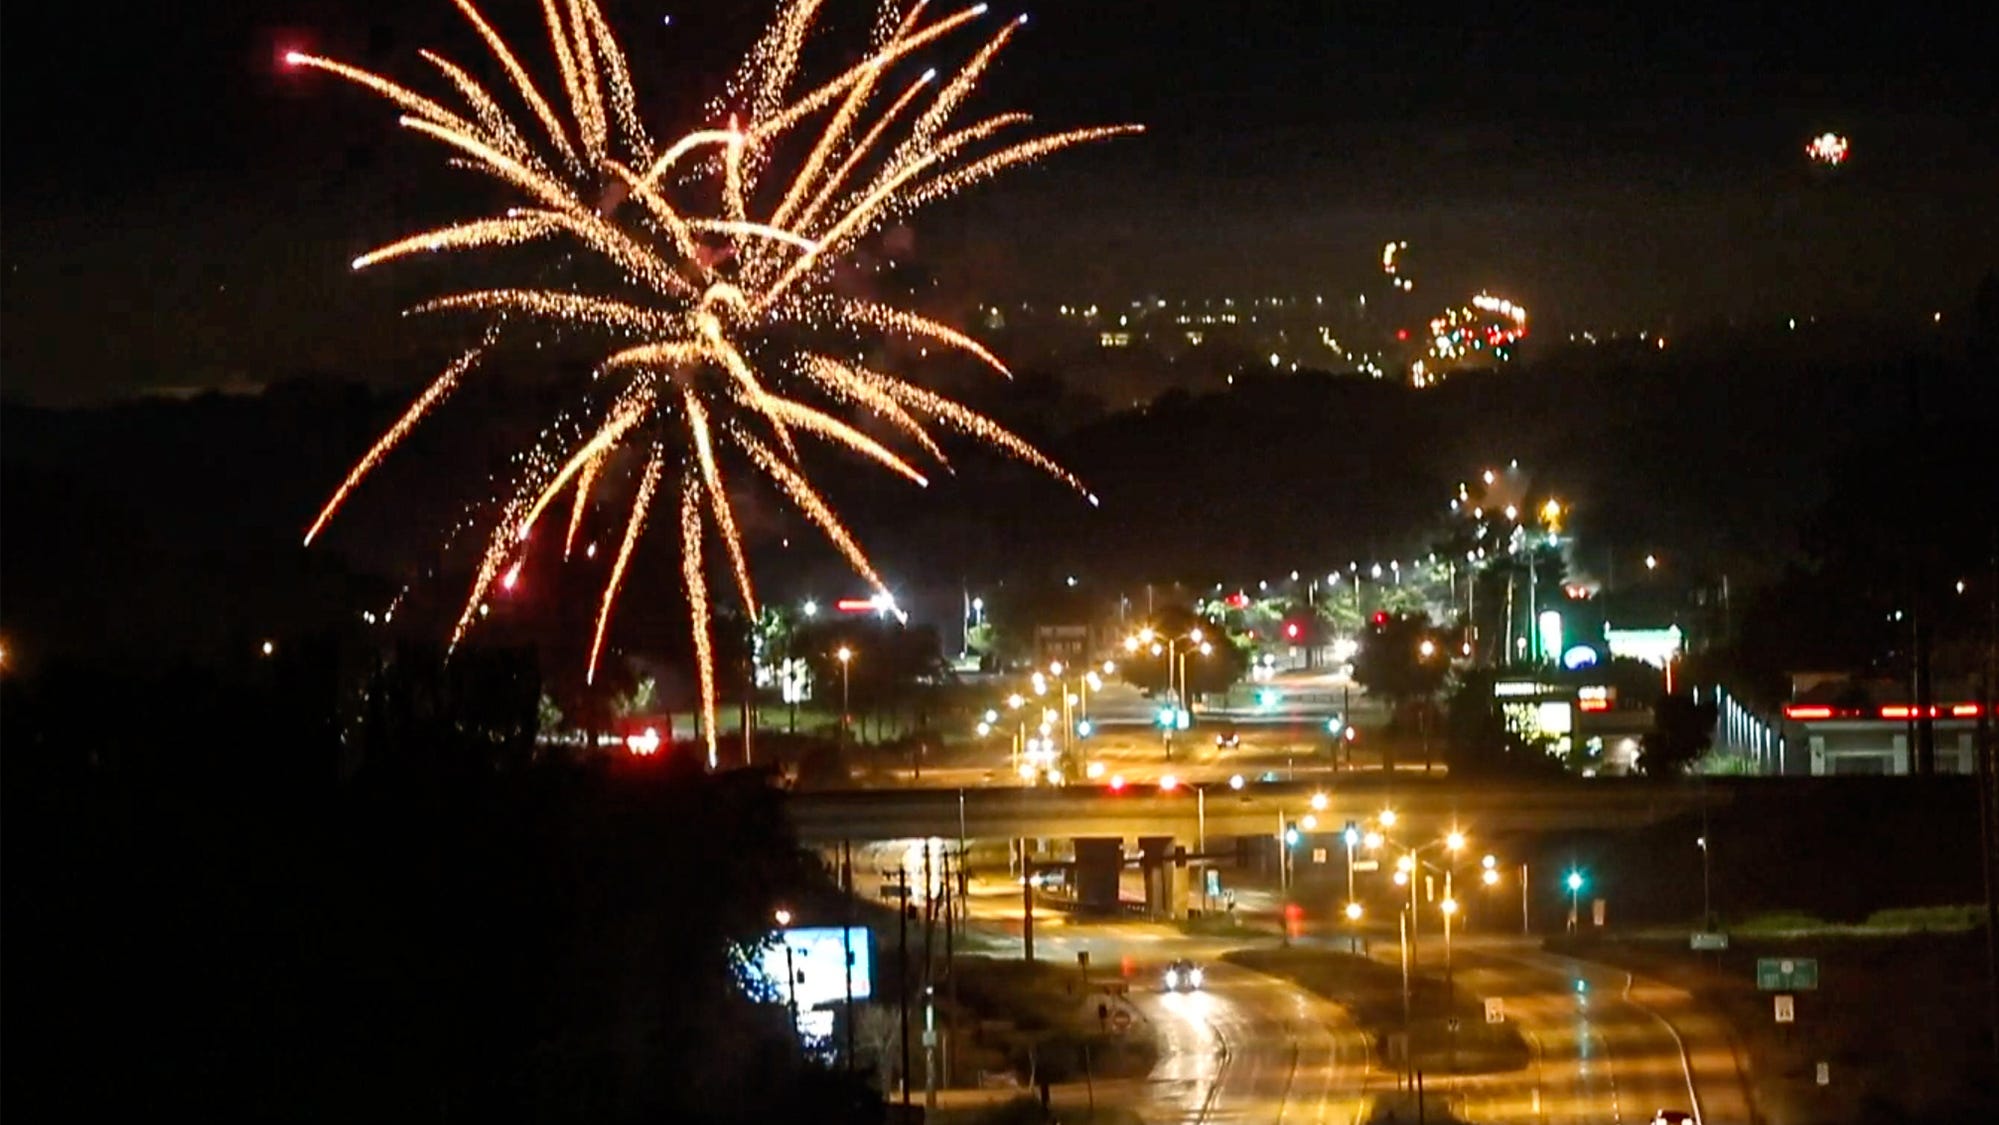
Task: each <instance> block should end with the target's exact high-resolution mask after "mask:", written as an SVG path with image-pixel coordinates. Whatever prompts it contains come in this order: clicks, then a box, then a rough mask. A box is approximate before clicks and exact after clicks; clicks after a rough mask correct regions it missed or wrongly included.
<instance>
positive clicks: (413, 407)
mask: <svg viewBox="0 0 1999 1125" xmlns="http://www.w3.org/2000/svg"><path fill="white" fill-rule="evenodd" d="M495 335H496V334H495V332H494V330H492V329H488V330H487V332H486V338H485V339H483V340H481V341H480V342H479V343H477V344H475V345H473V346H472V347H470V348H467V349H465V350H464V351H463V352H460V353H459V354H458V358H457V359H454V360H452V361H451V362H450V363H449V364H447V365H446V366H445V368H444V370H443V372H441V373H440V374H439V375H438V376H437V378H435V379H433V380H431V383H430V386H428V387H425V388H424V389H423V393H422V394H420V395H418V396H417V399H416V401H415V402H413V403H410V406H409V409H408V410H405V411H403V416H402V417H400V418H398V419H396V424H395V425H393V426H390V427H389V429H388V431H387V432H386V433H384V434H383V435H382V436H381V437H379V438H376V439H375V444H374V445H372V446H370V447H369V448H368V452H367V453H364V454H362V456H361V459H360V460H359V461H356V462H355V463H354V467H353V468H352V469H349V470H348V471H347V479H346V480H343V481H341V482H340V487H339V488H336V489H334V490H333V496H332V498H331V499H329V500H327V502H326V506H325V507H323V508H321V509H320V510H319V516H318V518H317V519H314V520H313V521H312V526H311V527H309V528H307V529H306V532H305V546H308V547H310V546H312V541H313V538H314V537H315V536H317V535H318V534H319V533H320V530H321V529H323V528H324V527H325V526H326V521H328V520H330V519H332V518H333V513H335V512H337V511H339V510H340V505H341V504H343V503H345V502H346V500H347V494H348V493H350V492H353V491H354V486H355V485H357V484H360V483H361V478H362V477H365V476H367V475H368V474H369V473H371V472H373V471H374V469H375V466H376V465H379V464H381V463H382V458H384V457H387V456H388V455H389V450H391V449H394V448H395V447H396V446H398V445H401V444H402V442H403V439H404V438H406V437H408V436H409V433H410V431H411V430H413V429H415V428H416V424H417V423H418V422H421V421H423V416H424V415H426V414H428V413H430V411H431V409H432V408H433V407H435V406H436V405H437V404H438V403H440V402H443V401H444V399H445V397H446V396H448V395H450V394H451V392H452V391H454V390H456V389H458V380H459V379H460V378H462V377H464V375H465V373H466V372H467V371H470V370H472V368H473V365H475V364H477V363H478V362H479V358H480V357H481V356H483V355H485V354H486V349H487V348H489V347H491V346H492V345H493V340H494V337H495Z"/></svg>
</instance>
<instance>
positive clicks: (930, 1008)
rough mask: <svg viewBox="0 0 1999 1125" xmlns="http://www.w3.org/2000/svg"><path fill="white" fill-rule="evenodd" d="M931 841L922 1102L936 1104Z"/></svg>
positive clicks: (926, 853) (926, 860) (926, 868)
mask: <svg viewBox="0 0 1999 1125" xmlns="http://www.w3.org/2000/svg"><path fill="white" fill-rule="evenodd" d="M934 850H935V845H934V844H932V843H931V841H929V840H927V839H926V840H925V841H924V842H923V1105H924V1107H925V1108H926V1109H935V1108H937V1004H936V1001H935V997H936V995H937V983H936V981H935V979H934V978H933V976H932V973H931V967H932V964H933V962H932V960H931V956H930V939H931V936H932V935H933V934H935V933H936V931H937V880H936V879H935V878H934V877H933V874H932V872H931V865H930V853H931V852H932V851H934Z"/></svg>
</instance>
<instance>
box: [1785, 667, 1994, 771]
mask: <svg viewBox="0 0 1999 1125" xmlns="http://www.w3.org/2000/svg"><path fill="white" fill-rule="evenodd" d="M1909 694H1910V693H1909V689H1908V685H1907V684H1903V683H1898V682H1896V681H1892V680H1854V679H1849V678H1846V677H1843V676H1827V675H1817V674H1811V673H1801V674H1798V675H1794V676H1793V677H1792V690H1791V702H1790V703H1788V704H1785V706H1784V720H1785V723H1786V725H1787V726H1788V727H1790V728H1792V730H1793V732H1794V733H1793V734H1792V736H1791V737H1789V738H1788V739H1786V742H1787V744H1788V746H1789V747H1790V752H1789V753H1787V754H1786V755H1785V760H1784V763H1783V772H1785V773H1809V774H1811V775H1812V776H1814V777H1818V776H1825V775H1833V774H1876V775H1898V774H1909V773H1914V772H1916V768H1915V756H1914V753H1913V748H1914V747H1915V745H1916V744H1917V740H1918V737H1919V733H1920V728H1921V727H1922V726H1923V725H1925V723H1927V725H1928V726H1929V728H1930V730H1931V732H1932V734H1931V738H1932V740H1933V744H1934V745H1935V747H1936V769H1937V772H1938V773H1961V774H1968V773H1974V772H1976V770H1977V767H1978V720H1979V716H1980V715H1981V714H1982V713H1983V711H1984V708H1985V704H1983V703H1980V702H1979V701H1978V700H1977V697H1976V695H1975V693H1974V690H1973V689H1972V686H1971V685H1970V684H1968V683H1955V684H1953V683H1945V684H1939V685H1938V686H1937V688H1936V690H1935V692H1934V701H1933V702H1931V703H1930V704H1929V705H1928V706H1927V707H1926V708H1925V707H1920V706H1918V705H1917V704H1916V703H1914V702H1913V701H1911V700H1910V699H1909Z"/></svg>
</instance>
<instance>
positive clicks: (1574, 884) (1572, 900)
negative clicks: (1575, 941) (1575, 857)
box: [1563, 870, 1583, 933]
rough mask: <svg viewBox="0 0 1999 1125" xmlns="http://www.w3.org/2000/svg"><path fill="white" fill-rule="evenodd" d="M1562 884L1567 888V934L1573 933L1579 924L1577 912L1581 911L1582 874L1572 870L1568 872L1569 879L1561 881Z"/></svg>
mask: <svg viewBox="0 0 1999 1125" xmlns="http://www.w3.org/2000/svg"><path fill="white" fill-rule="evenodd" d="M1563 882H1564V883H1565V884H1566V885H1567V887H1568V888H1569V932H1570V933H1574V932H1575V931H1576V929H1577V927H1578V926H1579V925H1580V924H1581V922H1580V913H1579V911H1580V910H1581V901H1582V890H1583V873H1582V872H1580V871H1573V870H1572V871H1570V872H1569V877H1568V878H1567V879H1565V880H1563Z"/></svg>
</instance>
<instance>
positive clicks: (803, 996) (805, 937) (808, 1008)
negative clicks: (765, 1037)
mask: <svg viewBox="0 0 1999 1125" xmlns="http://www.w3.org/2000/svg"><path fill="white" fill-rule="evenodd" d="M849 948H851V949H852V950H853V954H854V961H853V969H852V983H853V990H854V991H853V998H854V999H856V1000H865V999H867V998H868V997H869V996H871V995H873V992H874V988H873V983H874V956H873V954H874V939H873V936H872V935H871V934H870V933H869V931H868V928H867V927H866V926H853V927H849V928H847V929H846V930H844V931H843V930H842V929H841V928H840V927H838V926H801V927H798V928H796V929H788V930H780V931H779V932H778V941H777V943H776V944H773V945H770V946H767V947H765V948H764V949H763V950H762V951H760V952H759V953H758V955H757V961H756V973H757V975H758V976H759V977H760V978H762V981H763V983H764V984H765V985H766V986H767V987H768V988H769V990H770V995H771V996H772V997H773V998H774V999H776V1000H777V1001H778V1002H779V1003H781V1004H795V1005H797V1008H798V1029H799V1031H800V1032H801V1033H803V1034H804V1035H805V1036H806V1037H807V1038H811V1039H824V1038H826V1037H828V1036H830V1035H831V1034H832V1031H833V1013H831V1012H819V1011H815V1010H814V1009H817V1008H819V1007H821V1006H822V1005H826V1004H834V1003H840V1002H844V1001H845V1000H846V999H847V995H848V993H847V985H848V977H847V975H846V974H843V973H842V971H841V966H842V965H844V964H846V960H847V951H848V949H849ZM787 952H788V954H789V956H788V957H787ZM787 972H789V973H790V975H791V978H792V979H791V981H790V982H789V984H788V985H787V982H786V980H785V977H786V973H787Z"/></svg>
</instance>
